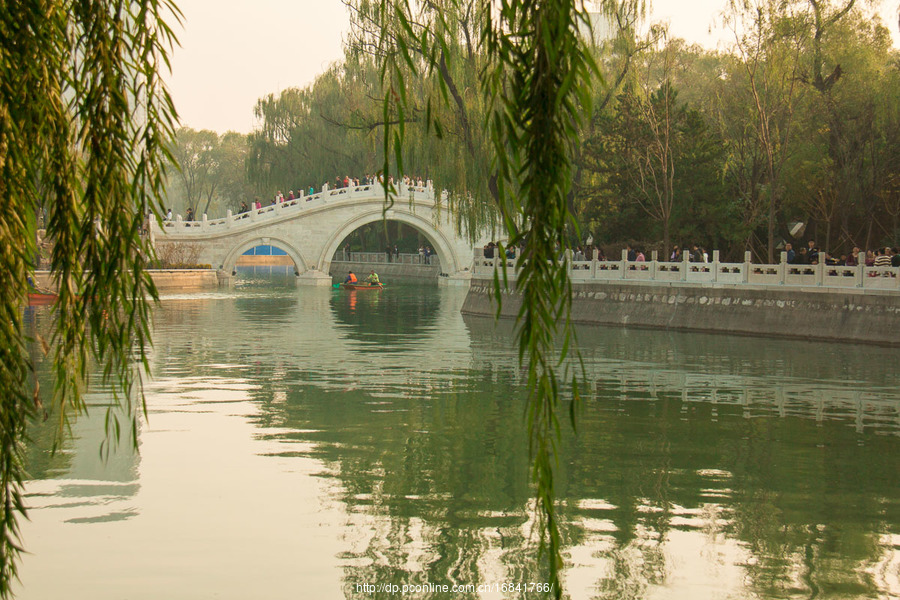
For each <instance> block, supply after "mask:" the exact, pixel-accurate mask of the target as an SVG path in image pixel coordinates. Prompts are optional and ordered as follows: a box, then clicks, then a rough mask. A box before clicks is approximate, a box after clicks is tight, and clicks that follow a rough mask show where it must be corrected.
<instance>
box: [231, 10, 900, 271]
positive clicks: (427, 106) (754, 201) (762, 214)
mask: <svg viewBox="0 0 900 600" xmlns="http://www.w3.org/2000/svg"><path fill="white" fill-rule="evenodd" d="M399 4H401V5H405V3H399ZM596 4H597V9H598V12H596V13H593V14H592V15H591V18H592V21H593V23H594V36H593V41H592V48H593V53H594V58H595V60H596V62H597V64H598V65H599V68H600V70H601V72H602V74H603V77H602V80H603V81H605V82H607V85H601V84H600V83H599V81H600V80H599V79H598V80H595V83H594V85H593V91H592V95H593V101H592V106H593V110H592V113H591V115H590V118H589V119H588V120H587V121H586V122H585V123H584V124H583V125H582V126H580V127H579V130H578V137H579V138H580V141H581V145H580V146H579V148H578V149H577V150H576V151H575V168H574V171H573V173H572V190H571V193H570V198H569V202H570V207H571V209H572V211H573V213H574V214H575V216H576V221H577V222H578V224H579V225H580V228H581V236H580V237H581V239H582V240H584V239H585V238H587V237H588V236H592V237H593V238H594V240H595V241H596V242H598V243H601V244H606V245H609V246H610V247H611V248H615V247H616V246H618V245H620V244H623V243H625V242H628V241H632V242H636V243H638V244H639V245H643V246H644V247H645V249H646V250H652V249H659V250H661V251H668V249H669V247H670V246H671V245H672V244H689V243H699V244H701V245H704V246H706V247H708V248H718V249H721V250H722V251H723V257H725V256H730V257H737V256H741V255H743V252H744V250H746V249H750V250H753V251H754V253H755V254H756V257H757V259H760V260H767V259H774V258H775V253H776V252H777V249H778V248H779V247H780V245H781V243H782V242H784V241H791V242H794V243H795V244H796V243H797V242H802V241H805V240H806V239H811V238H815V239H816V240H817V242H818V243H819V245H820V246H822V247H823V248H825V249H826V250H828V251H829V252H831V253H832V254H834V255H836V256H838V255H840V254H842V253H846V252H848V251H849V250H850V249H851V248H852V247H853V246H854V245H857V246H860V247H863V248H872V247H874V246H877V245H885V244H888V245H896V244H898V243H900V240H898V239H897V238H898V227H900V221H898V219H900V142H898V139H900V138H898V133H900V114H898V107H900V56H898V53H897V51H896V50H895V49H894V48H893V47H892V46H891V40H890V35H889V32H888V31H887V29H886V28H885V27H884V26H882V25H881V24H880V23H879V21H878V20H877V17H875V16H874V12H873V10H874V7H873V6H872V5H870V4H864V3H863V2H860V1H857V0H843V1H839V0H825V1H822V0H792V1H790V2H775V1H774V0H753V1H752V2H751V1H748V2H732V3H731V4H729V5H727V6H723V8H724V13H723V17H722V19H723V22H722V26H723V27H725V28H726V30H728V31H731V32H732V38H733V43H732V44H730V46H729V47H727V48H725V49H722V50H718V51H711V50H706V49H703V48H700V47H697V46H689V45H686V44H685V43H684V42H683V41H682V40H678V39H670V38H669V37H668V36H667V32H666V30H665V28H664V27H661V26H659V25H652V26H648V25H647V23H646V22H645V13H644V10H645V7H644V5H643V3H642V2H640V1H638V0H615V1H614V0H608V1H605V2H602V3H596ZM348 5H349V7H350V10H351V15H352V17H353V22H354V27H353V29H352V33H351V36H350V39H349V40H348V47H347V56H346V59H345V60H344V61H343V62H342V63H340V64H337V65H334V66H333V67H332V68H331V69H330V70H329V71H328V72H326V73H325V74H324V75H322V76H321V77H320V78H319V79H318V80H317V81H316V82H315V83H314V84H312V85H311V86H309V87H307V88H305V89H289V90H285V91H284V92H282V93H281V94H280V95H277V96H268V97H266V98H263V99H261V100H260V101H259V103H258V105H257V108H256V114H257V116H258V117H259V118H260V121H261V123H262V126H261V129H260V130H258V131H256V132H254V133H253V134H251V136H250V160H249V174H250V176H251V177H252V179H253V182H254V183H255V185H256V186H257V193H260V194H264V195H268V194H270V193H274V192H276V191H278V190H285V193H286V190H287V189H296V187H297V186H298V184H302V185H304V186H309V185H315V186H321V185H322V184H323V183H325V182H331V181H333V180H334V177H335V176H336V175H340V176H342V177H343V176H344V175H346V174H349V175H350V176H351V177H353V176H359V177H362V176H364V175H366V174H372V173H375V172H377V171H379V170H381V169H382V168H383V165H384V158H385V155H384V147H385V140H386V137H387V138H388V141H390V142H394V141H396V140H395V139H394V138H395V137H396V136H395V134H397V133H398V131H399V129H400V128H401V127H402V129H403V134H404V135H403V138H402V139H403V142H402V144H401V145H399V146H398V148H399V149H400V151H401V152H400V154H399V155H397V156H391V157H390V158H391V160H392V163H393V165H394V170H395V172H394V173H392V174H393V175H398V174H399V173H398V172H397V165H398V164H401V163H402V165H403V171H404V172H405V173H406V174H411V175H420V176H423V177H428V178H431V179H433V180H434V181H435V182H437V184H438V185H439V186H440V187H444V188H446V189H448V190H450V191H451V192H452V194H453V196H454V198H456V199H457V201H458V202H459V206H460V207H461V208H462V209H463V212H465V213H467V214H468V216H469V221H470V223H471V224H472V225H474V226H486V227H490V224H491V222H492V219H491V209H492V208H494V207H496V206H498V204H497V202H496V201H497V200H498V199H499V195H498V189H499V188H498V183H499V180H498V179H497V177H498V173H497V171H496V169H495V168H494V167H493V163H492V156H493V154H492V152H493V149H492V146H491V136H490V122H491V121H490V114H491V102H490V98H488V97H486V96H485V95H484V94H482V93H481V89H482V88H481V85H482V84H481V81H482V79H483V77H484V76H486V74H487V73H488V69H489V64H490V56H489V54H490V53H489V49H488V47H487V46H486V44H485V43H484V40H483V38H482V33H483V28H484V24H485V19H486V17H485V13H484V12H483V11H484V6H485V4H484V3H482V2H476V1H475V0H471V1H467V2H461V1H459V2H444V3H440V2H438V3H436V2H427V3H423V4H422V5H421V6H420V7H419V8H416V9H415V10H413V9H412V8H409V10H406V9H404V11H401V12H400V13H397V12H391V11H386V12H380V9H381V3H379V2H362V1H358V2H357V1H354V2H348ZM400 14H405V15H406V16H402V17H401V16H399V15H400ZM406 29H408V31H409V33H410V34H411V35H409V36H406V37H408V38H409V40H407V41H404V42H403V44H400V43H399V42H400V40H403V39H405V38H404V35H403V34H404V33H405V32H406ZM576 29H577V30H579V31H581V32H582V33H585V32H586V31H587V29H586V27H585V26H583V25H582V26H576ZM382 30H385V31H388V32H389V33H388V35H387V37H382V35H381V32H382ZM642 31H645V32H646V33H641V32H642ZM407 58H408V59H409V61H411V62H407V60H406V59H407ZM385 61H389V62H387V63H386V62H385ZM385 64H389V65H393V66H392V67H391V68H390V69H388V70H386V71H385V73H384V74H385V77H386V79H385V82H386V83H384V84H382V71H383V67H382V66H383V65H385ZM410 65H412V66H410ZM400 107H405V108H402V110H403V111H404V112H403V115H402V116H403V120H402V121H403V122H402V125H401V119H400V118H399V116H400V113H399V112H398V108H400ZM392 152H393V151H392ZM486 200H487V201H488V202H485V201H486ZM796 223H801V224H804V225H805V227H799V228H795V229H794V232H795V234H794V235H791V229H792V226H793V225H795V224H796ZM569 233H570V239H569V242H570V243H577V241H576V240H575V239H574V229H572V228H569Z"/></svg>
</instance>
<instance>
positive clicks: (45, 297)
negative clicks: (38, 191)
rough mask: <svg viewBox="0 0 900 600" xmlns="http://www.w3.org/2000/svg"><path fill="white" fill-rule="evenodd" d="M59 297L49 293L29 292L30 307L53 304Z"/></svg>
mask: <svg viewBox="0 0 900 600" xmlns="http://www.w3.org/2000/svg"><path fill="white" fill-rule="evenodd" d="M58 297H59V296H57V295H56V294H52V293H49V292H28V305H29V306H37V305H43V304H53V303H54V302H56V299H57V298H58Z"/></svg>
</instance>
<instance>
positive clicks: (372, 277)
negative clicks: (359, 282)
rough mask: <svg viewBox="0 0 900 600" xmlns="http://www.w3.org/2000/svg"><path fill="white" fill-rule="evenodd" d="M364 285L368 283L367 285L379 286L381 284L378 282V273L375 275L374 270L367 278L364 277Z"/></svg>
mask: <svg viewBox="0 0 900 600" xmlns="http://www.w3.org/2000/svg"><path fill="white" fill-rule="evenodd" d="M366 283H368V284H369V285H381V282H380V281H379V280H378V273H376V272H375V271H374V270H373V271H372V272H371V273H369V276H368V277H366Z"/></svg>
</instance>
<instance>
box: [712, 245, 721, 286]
mask: <svg viewBox="0 0 900 600" xmlns="http://www.w3.org/2000/svg"><path fill="white" fill-rule="evenodd" d="M712 268H713V281H719V251H718V250H713V255H712Z"/></svg>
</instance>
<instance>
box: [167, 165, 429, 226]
mask: <svg viewBox="0 0 900 600" xmlns="http://www.w3.org/2000/svg"><path fill="white" fill-rule="evenodd" d="M376 182H377V183H382V184H383V183H384V177H383V176H382V175H366V176H365V177H363V178H359V177H350V176H349V175H345V176H344V177H343V178H341V177H340V176H337V177H335V178H334V183H333V184H332V185H331V187H329V184H328V183H325V184H324V185H322V191H323V192H327V191H328V190H329V189H343V188H351V187H359V186H361V185H373V184H375V183H376ZM400 183H402V184H403V185H405V186H412V187H419V188H428V189H431V188H432V186H433V184H432V182H431V180H430V179H427V178H423V177H420V176H409V175H404V176H402V177H399V178H397V179H396V180H395V179H394V176H393V175H391V176H389V177H388V184H389V185H391V186H393V185H396V184H400ZM316 193H317V192H316V190H315V187H314V186H312V185H311V186H309V189H308V190H307V189H306V188H304V187H303V186H300V187H298V188H297V191H296V192H294V190H288V193H287V196H285V195H284V193H283V192H282V191H281V190H278V191H277V192H275V194H274V195H273V196H272V199H271V201H270V202H269V204H268V206H273V205H276V204H282V203H284V202H290V201H292V200H299V199H301V198H306V200H307V201H309V200H311V199H312V197H313V196H314V195H315V194H316ZM263 206H264V205H263V203H262V201H261V200H260V199H259V197H256V198H254V199H253V200H252V201H251V202H250V203H249V204H248V203H247V201H245V200H244V201H241V206H240V208H239V209H238V214H243V213H247V212H250V211H251V210H260V209H262V208H263ZM195 218H196V217H195V215H194V210H193V208H191V207H188V208H187V211H186V212H185V216H184V220H185V221H193V220H194V219H195ZM172 219H173V214H172V209H171V208H169V209H168V210H167V211H166V217H165V220H166V221H171V220H172Z"/></svg>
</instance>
